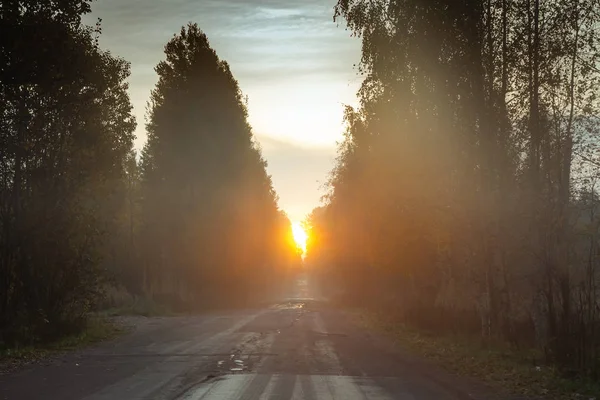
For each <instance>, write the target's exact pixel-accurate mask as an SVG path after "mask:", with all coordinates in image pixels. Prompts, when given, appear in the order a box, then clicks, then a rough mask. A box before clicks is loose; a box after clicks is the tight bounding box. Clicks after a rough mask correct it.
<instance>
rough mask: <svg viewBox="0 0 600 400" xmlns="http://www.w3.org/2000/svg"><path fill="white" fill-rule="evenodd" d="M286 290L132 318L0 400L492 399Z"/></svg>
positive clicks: (15, 378) (8, 385) (19, 378)
mask: <svg viewBox="0 0 600 400" xmlns="http://www.w3.org/2000/svg"><path fill="white" fill-rule="evenodd" d="M295 294H296V295H299V296H297V297H296V298H292V299H286V300H285V301H281V302H278V303H276V304H273V305H271V306H269V307H266V308H264V309H254V310H246V311H236V312H230V313H223V314H212V315H205V316H195V317H181V318H179V317H176V318H148V319H144V318H139V319H138V322H139V323H138V325H139V326H138V328H137V329H136V331H135V332H133V333H131V334H128V335H127V336H125V337H122V338H120V339H117V340H115V341H113V342H110V343H105V344H102V345H99V346H97V347H95V348H93V349H88V350H85V351H82V352H79V353H76V354H71V355H68V356H63V357H59V358H56V359H53V360H49V361H48V362H47V363H46V365H36V366H31V367H29V368H27V369H25V370H22V371H20V372H18V373H12V374H9V375H3V376H0V399H7V400H9V399H10V400H13V399H14V400H30V399H44V400H71V399H73V400H75V399H77V400H79V399H84V400H109V399H110V400H115V399H116V400H119V399H123V400H137V399H157V400H199V399H203V400H224V399H244V400H251V399H253V400H275V399H278V400H288V399H294V400H321V399H340V400H354V399H376V400H384V399H400V400H451V399H491V398H493V397H491V396H490V395H489V394H488V393H484V392H481V390H482V388H480V387H478V386H474V385H473V384H472V383H471V382H469V383H466V382H463V381H462V380H458V379H457V378H454V377H452V376H450V375H448V374H445V373H443V372H441V371H437V370H433V369H432V368H431V367H430V366H428V365H427V364H423V363H421V362H420V361H419V360H418V359H414V358H412V357H410V356H408V355H406V354H402V353H401V352H399V351H397V349H394V348H393V346H391V344H390V343H388V342H387V341H386V340H385V339H383V338H380V337H377V336H376V335H373V334H371V333H369V332H366V331H363V330H361V329H360V328H358V327H357V326H356V325H354V324H353V323H352V322H351V320H350V318H348V316H346V315H345V314H344V313H343V312H342V311H340V310H336V309H334V308H332V307H329V306H328V305H327V303H326V302H324V301H318V300H314V299H312V298H310V297H309V296H306V297H305V298H302V297H303V296H302V295H306V294H309V290H308V286H307V284H306V281H303V280H300V281H299V282H298V286H297V290H296V293H295ZM478 390H479V391H480V392H478Z"/></svg>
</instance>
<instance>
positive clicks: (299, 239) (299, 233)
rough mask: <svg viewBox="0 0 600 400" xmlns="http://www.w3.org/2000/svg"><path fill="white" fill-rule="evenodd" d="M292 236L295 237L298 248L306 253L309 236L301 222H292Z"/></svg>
mask: <svg viewBox="0 0 600 400" xmlns="http://www.w3.org/2000/svg"><path fill="white" fill-rule="evenodd" d="M292 234H293V235H294V241H295V242H296V246H298V248H300V249H302V252H304V253H306V240H307V239H308V235H307V234H306V231H305V230H304V228H303V227H302V224H300V222H298V221H294V222H292Z"/></svg>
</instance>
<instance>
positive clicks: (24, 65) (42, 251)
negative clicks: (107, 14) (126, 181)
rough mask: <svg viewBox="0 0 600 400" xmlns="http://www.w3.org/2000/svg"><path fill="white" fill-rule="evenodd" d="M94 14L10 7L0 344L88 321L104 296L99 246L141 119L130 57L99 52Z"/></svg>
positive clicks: (5, 17)
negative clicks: (89, 22) (131, 87)
mask: <svg viewBox="0 0 600 400" xmlns="http://www.w3.org/2000/svg"><path fill="white" fill-rule="evenodd" d="M87 11H89V4H88V2H87V1H81V2H35V1H21V2H17V1H15V2H6V4H4V3H3V7H2V13H1V21H0V25H1V26H2V27H3V28H2V29H3V30H5V32H4V33H6V32H7V31H8V32H9V33H10V34H9V35H8V36H7V35H4V34H2V35H0V36H1V37H2V39H0V53H1V54H3V60H5V61H6V62H4V61H3V68H2V71H1V75H0V76H1V81H0V114H1V115H2V119H1V120H0V249H2V251H0V342H9V343H10V342H14V341H16V340H19V341H30V340H33V339H36V338H43V339H46V338H54V337H56V336H57V335H60V334H63V333H68V332H70V331H71V330H73V329H77V328H78V327H80V326H81V325H82V323H83V318H84V316H85V314H86V313H87V311H88V310H89V309H90V307H91V305H92V304H93V302H94V299H95V298H96V297H97V296H98V295H99V290H98V289H99V283H100V282H101V277H102V271H101V270H100V269H99V259H100V257H101V256H102V254H100V252H99V245H100V244H101V243H102V239H103V234H104V233H106V227H107V225H106V224H107V221H108V216H109V215H110V214H111V213H112V210H113V205H112V204H111V203H112V202H111V201H110V200H112V198H113V194H114V191H113V189H114V186H113V183H114V182H115V181H117V180H119V179H120V178H121V176H122V175H123V172H124V167H125V165H124V161H125V157H126V155H127V152H128V151H129V150H130V149H131V145H132V140H133V130H134V128H135V121H134V119H133V117H132V116H131V104H130V102H129V97H128V95H127V83H126V79H127V77H128V76H129V65H128V64H127V63H126V62H125V61H123V60H121V59H118V58H115V57H113V56H112V55H111V54H110V53H108V52H104V51H101V50H100V49H98V47H97V45H96V41H95V40H94V32H93V30H92V29H90V28H88V27H85V26H82V25H81V23H80V15H81V14H82V13H84V12H87ZM40 32H43V33H42V34H40ZM11 38H18V39H16V40H15V39H11Z"/></svg>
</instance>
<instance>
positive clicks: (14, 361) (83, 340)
mask: <svg viewBox="0 0 600 400" xmlns="http://www.w3.org/2000/svg"><path fill="white" fill-rule="evenodd" d="M126 331H127V328H125V327H123V326H120V325H118V324H115V323H114V322H113V321H110V320H109V319H107V318H104V317H101V316H92V317H90V318H89V319H88V321H87V322H86V326H85V329H83V330H82V331H81V332H80V333H78V334H75V335H70V336H65V337H63V338H61V339H59V340H56V341H54V342H49V343H40V344H35V345H26V346H15V347H0V372H2V371H5V370H11V369H13V368H15V367H18V366H20V365H23V364H27V363H30V362H36V361H40V360H43V359H45V358H47V357H49V356H52V355H55V354H59V353H62V352H65V351H72V350H78V349H81V348H84V347H87V346H90V345H92V344H95V343H98V342H101V341H104V340H109V339H113V338H115V337H118V336H119V335H121V334H123V333H125V332H126Z"/></svg>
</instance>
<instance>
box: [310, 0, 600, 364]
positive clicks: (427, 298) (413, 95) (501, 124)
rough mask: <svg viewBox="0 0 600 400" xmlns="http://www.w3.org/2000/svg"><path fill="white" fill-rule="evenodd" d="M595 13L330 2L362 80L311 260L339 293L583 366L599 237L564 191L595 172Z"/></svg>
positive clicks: (591, 1) (481, 2) (577, 6)
mask: <svg viewBox="0 0 600 400" xmlns="http://www.w3.org/2000/svg"><path fill="white" fill-rule="evenodd" d="M597 10H598V2H597V1H595V0H578V1H555V2H539V1H533V0H532V1H529V0H462V1H450V0H436V1H422V0H411V1H395V0H386V1H367V0H364V1H363V0H357V1H349V0H340V1H338V4H337V6H336V9H335V15H336V17H343V18H345V19H346V21H347V23H348V26H349V27H350V29H352V31H353V32H354V33H355V34H357V35H361V36H362V43H363V48H362V62H361V65H360V72H361V73H362V74H363V76H364V81H363V84H362V87H361V89H360V91H359V93H358V95H359V98H360V101H361V103H360V108H359V109H358V110H353V109H348V110H347V113H346V120H347V127H348V130H347V133H346V136H345V140H344V141H343V143H341V145H340V147H339V158H338V161H337V165H336V167H335V168H334V170H333V171H332V174H331V179H330V183H329V192H328V194H327V196H326V203H325V206H324V208H323V209H321V210H319V212H318V213H315V214H314V215H313V221H312V225H313V228H312V229H313V230H314V231H315V232H316V235H315V239H314V240H315V241H314V243H311V246H310V249H311V250H309V259H310V261H311V262H313V263H319V264H327V265H326V268H327V269H328V270H329V272H328V274H326V278H327V279H337V283H338V286H339V285H342V286H343V287H344V288H345V289H346V291H347V292H348V293H351V296H352V299H353V300H354V301H356V300H357V299H358V296H356V293H357V292H358V293H365V296H364V299H365V300H364V301H367V300H369V301H371V300H377V301H378V302H379V303H380V304H381V303H382V302H383V301H385V302H388V303H389V304H391V305H393V306H394V309H396V310H400V311H401V313H402V315H403V317H404V318H405V319H406V320H407V321H409V322H411V323H413V324H416V325H419V326H422V327H426V328H431V329H434V330H437V331H441V332H443V331H446V330H451V331H459V332H462V333H467V334H471V333H474V332H477V333H479V334H481V335H482V336H483V337H485V338H490V337H495V338H503V339H506V340H508V341H511V342H513V343H515V344H519V345H523V344H524V343H523V340H524V339H525V338H527V337H532V338H534V339H533V340H532V341H531V342H530V343H527V344H528V345H529V344H530V345H536V346H539V347H540V348H543V349H544V350H545V351H546V354H547V356H548V358H550V359H552V360H555V361H558V362H559V364H560V365H562V366H563V367H566V368H572V369H575V370H577V371H579V372H580V373H584V374H590V375H595V374H597V373H598V368H597V363H595V362H594V360H595V358H596V357H597V354H598V350H599V348H600V342H599V341H598V339H597V338H593V339H592V332H597V326H598V323H599V317H598V315H597V310H598V306H599V304H600V298H599V297H598V295H597V291H596V289H595V287H596V283H597V280H598V274H597V268H596V265H597V262H598V261H597V252H596V251H595V250H594V249H596V248H597V247H596V246H597V236H595V235H596V234H595V233H593V234H592V233H591V232H589V231H588V232H587V233H586V234H587V235H590V239H589V242H586V241H585V240H584V241H582V240H581V234H582V233H583V232H582V231H581V225H580V224H575V221H576V220H577V218H578V217H575V215H578V214H580V212H581V211H580V207H581V206H580V205H577V204H578V203H576V202H575V200H574V198H575V197H576V196H575V194H574V191H573V188H578V187H581V181H582V179H583V178H586V177H589V176H595V175H596V174H597V166H598V164H597V163H596V156H595V154H594V152H593V149H594V148H595V145H594V143H595V139H596V138H597V133H598V127H599V125H598V120H597V117H595V115H597V113H598V110H599V108H598V107H599V104H598V101H597V99H598V89H599V88H600V86H598V84H597V82H598V79H599V78H600V71H599V70H598V69H597V68H596V67H595V66H596V65H597V61H598V57H599V56H600V53H599V52H598V50H597V45H598V39H599V38H598V35H597V33H596V30H595V29H596V28H595V27H596V26H597V24H598V22H600V15H599V14H598V12H597ZM542 18H543V20H542ZM573 171H575V173H573ZM596 228H597V227H596V226H594V229H596ZM594 232H595V231H594ZM586 243H587V244H586ZM323 260H326V262H323ZM324 279H325V278H324ZM517 327H519V328H517ZM524 327H527V328H526V329H527V332H528V333H526V334H524V333H523V331H524V330H525V328H524ZM517 329H519V330H520V332H519V335H517V333H516V332H517ZM596 336H598V335H597V334H596ZM519 338H521V339H519Z"/></svg>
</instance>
